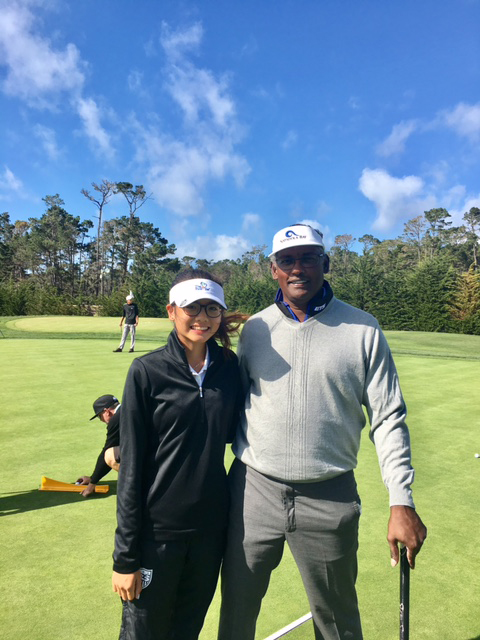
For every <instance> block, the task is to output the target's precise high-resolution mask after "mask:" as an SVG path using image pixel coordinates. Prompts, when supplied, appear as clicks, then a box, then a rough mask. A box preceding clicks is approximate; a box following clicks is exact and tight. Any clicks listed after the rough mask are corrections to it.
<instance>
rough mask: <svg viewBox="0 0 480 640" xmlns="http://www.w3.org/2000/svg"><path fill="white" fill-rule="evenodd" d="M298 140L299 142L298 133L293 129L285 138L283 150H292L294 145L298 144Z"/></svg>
mask: <svg viewBox="0 0 480 640" xmlns="http://www.w3.org/2000/svg"><path fill="white" fill-rule="evenodd" d="M297 140H298V134H297V132H296V131H294V130H293V129H291V130H290V131H289V132H288V133H287V135H286V136H285V139H284V141H283V142H282V149H284V150H285V151H286V150H287V149H290V147H293V145H294V144H296V142H297Z"/></svg>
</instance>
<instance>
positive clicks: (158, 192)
mask: <svg viewBox="0 0 480 640" xmlns="http://www.w3.org/2000/svg"><path fill="white" fill-rule="evenodd" d="M202 36H203V29H202V27H201V25H199V24H195V25H193V26H192V27H190V28H188V29H185V30H183V31H181V30H179V31H171V30H170V28H169V27H168V26H167V25H165V24H164V25H163V26H162V36H161V40H160V42H161V44H162V47H163V49H164V52H165V54H166V67H165V74H166V83H165V89H166V91H167V93H168V94H169V95H170V97H171V98H172V99H173V101H174V102H175V103H176V104H177V105H178V106H179V107H180V112H181V114H182V125H183V134H182V135H180V136H178V137H177V138H174V137H173V136H172V135H171V134H170V133H165V132H162V131H160V130H156V129H154V128H153V127H149V128H144V127H143V126H141V125H140V124H139V123H135V125H134V126H135V128H136V137H137V139H139V141H140V144H139V145H138V151H137V155H136V160H137V161H138V162H139V164H140V165H143V167H144V169H143V170H144V171H145V172H146V175H147V180H146V182H147V184H148V188H149V190H151V191H152V192H153V195H154V198H155V201H156V202H157V203H158V204H159V205H160V206H161V207H165V208H167V209H169V210H170V211H172V212H173V213H175V214H177V215H179V216H191V215H198V214H199V213H200V212H202V211H203V205H204V202H203V194H204V190H205V189H206V186H207V184H208V183H209V182H211V181H222V180H225V179H227V178H228V177H232V178H233V179H234V180H235V182H236V184H237V185H238V186H241V185H242V184H243V183H244V181H245V178H246V176H247V175H248V173H249V171H250V167H249V165H248V162H247V161H246V159H245V158H244V157H243V156H241V155H240V154H238V153H237V152H236V151H235V145H236V144H237V142H238V141H239V140H240V139H241V138H242V136H243V133H244V131H243V127H242V126H241V125H240V123H239V122H238V120H237V117H236V109H235V103H234V101H233V99H232V98H231V97H230V95H229V93H228V81H227V77H226V76H223V77H221V78H216V77H215V75H214V74H213V73H212V72H211V71H209V70H205V69H200V68H198V67H196V66H195V65H194V64H192V62H191V61H190V59H188V58H187V54H189V53H191V52H192V51H196V50H197V49H198V48H199V45H200V43H201V40H202Z"/></svg>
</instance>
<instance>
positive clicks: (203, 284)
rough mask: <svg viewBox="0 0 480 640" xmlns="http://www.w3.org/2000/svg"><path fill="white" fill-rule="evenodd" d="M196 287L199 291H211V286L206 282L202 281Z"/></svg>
mask: <svg viewBox="0 0 480 640" xmlns="http://www.w3.org/2000/svg"><path fill="white" fill-rule="evenodd" d="M195 289H196V290H197V291H210V287H209V286H208V284H207V283H206V282H200V284H196V285H195Z"/></svg>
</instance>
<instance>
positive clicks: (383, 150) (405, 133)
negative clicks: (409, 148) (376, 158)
mask: <svg viewBox="0 0 480 640" xmlns="http://www.w3.org/2000/svg"><path fill="white" fill-rule="evenodd" d="M417 128H418V123H417V121H416V120H406V121H403V122H400V123H399V124H396V125H394V127H393V129H392V132H391V133H390V135H389V136H388V137H387V138H385V140H384V141H383V142H381V143H380V144H379V145H378V147H377V153H378V154H379V155H381V156H384V157H388V156H392V155H394V154H398V153H403V151H405V142H406V140H407V139H408V138H409V137H410V136H411V135H412V133H413V132H414V131H415V130H416V129H417Z"/></svg>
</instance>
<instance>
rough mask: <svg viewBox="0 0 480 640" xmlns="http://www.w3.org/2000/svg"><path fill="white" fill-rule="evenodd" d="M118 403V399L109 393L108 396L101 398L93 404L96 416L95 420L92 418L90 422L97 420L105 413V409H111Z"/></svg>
mask: <svg viewBox="0 0 480 640" xmlns="http://www.w3.org/2000/svg"><path fill="white" fill-rule="evenodd" d="M117 402H118V400H117V398H116V397H115V396H112V395H111V394H109V393H107V395H105V396H100V397H99V398H97V399H96V400H95V402H94V403H93V410H94V411H95V415H94V416H93V418H90V420H95V418H97V417H98V416H99V415H100V414H101V413H102V411H105V409H110V407H111V406H113V405H114V404H117Z"/></svg>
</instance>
